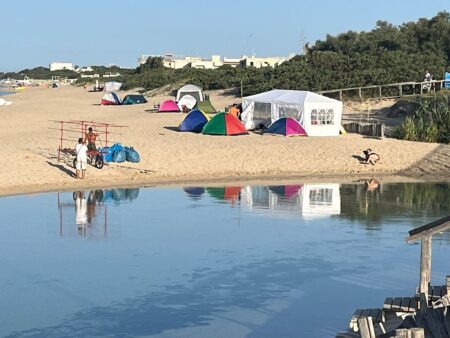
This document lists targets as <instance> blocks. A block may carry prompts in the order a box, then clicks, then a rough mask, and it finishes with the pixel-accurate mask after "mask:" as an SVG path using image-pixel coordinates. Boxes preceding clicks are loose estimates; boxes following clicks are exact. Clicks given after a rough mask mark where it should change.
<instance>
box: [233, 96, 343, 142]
mask: <svg viewBox="0 0 450 338" xmlns="http://www.w3.org/2000/svg"><path fill="white" fill-rule="evenodd" d="M282 117H292V118H295V119H296V120H297V121H298V122H299V123H300V124H301V125H302V127H303V128H304V129H305V131H306V133H307V134H308V135H309V136H337V135H339V130H340V128H341V118H342V102H341V101H338V100H334V99H330V98H329V97H326V96H322V95H319V94H316V93H312V92H308V91H299V90H280V89H274V90H271V91H268V92H264V93H260V94H256V95H252V96H247V97H244V98H243V99H242V115H241V118H242V122H243V123H244V124H245V127H246V128H247V129H254V128H257V127H259V126H260V125H264V126H265V127H267V126H269V125H270V124H271V123H272V122H274V121H276V120H278V119H279V118H282Z"/></svg>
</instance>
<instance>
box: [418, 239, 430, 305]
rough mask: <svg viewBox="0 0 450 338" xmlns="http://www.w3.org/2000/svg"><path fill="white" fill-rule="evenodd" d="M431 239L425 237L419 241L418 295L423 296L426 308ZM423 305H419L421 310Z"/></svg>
mask: <svg viewBox="0 0 450 338" xmlns="http://www.w3.org/2000/svg"><path fill="white" fill-rule="evenodd" d="M431 238H432V236H428V237H425V238H424V239H422V241H421V245H420V249H421V250H420V287H419V293H423V294H424V295H425V299H426V301H427V304H426V305H425V307H426V306H428V286H429V284H430V279H431ZM423 306H424V304H420V307H421V308H423Z"/></svg>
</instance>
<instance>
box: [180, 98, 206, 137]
mask: <svg viewBox="0 0 450 338" xmlns="http://www.w3.org/2000/svg"><path fill="white" fill-rule="evenodd" d="M183 97H186V96H183ZM208 121H209V116H208V115H206V114H205V113H204V112H202V111H201V110H198V109H194V110H192V111H191V112H190V113H189V114H187V115H186V117H185V118H184V120H183V122H181V124H180V126H179V127H178V129H179V130H180V131H191V132H194V133H200V132H201V131H202V130H203V127H204V126H205V124H206V123H208Z"/></svg>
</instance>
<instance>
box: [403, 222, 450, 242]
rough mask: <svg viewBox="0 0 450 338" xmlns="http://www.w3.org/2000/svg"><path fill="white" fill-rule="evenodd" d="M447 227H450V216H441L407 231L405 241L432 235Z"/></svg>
mask: <svg viewBox="0 0 450 338" xmlns="http://www.w3.org/2000/svg"><path fill="white" fill-rule="evenodd" d="M447 228H450V216H446V217H442V218H440V219H438V220H436V221H434V222H431V223H428V224H425V225H422V226H420V227H418V228H415V229H412V230H411V231H409V237H407V238H406V241H407V242H408V243H411V242H414V241H417V240H420V239H422V238H425V237H428V236H433V235H434V234H437V233H439V232H442V231H444V230H446V229H447Z"/></svg>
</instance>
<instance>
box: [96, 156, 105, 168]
mask: <svg viewBox="0 0 450 338" xmlns="http://www.w3.org/2000/svg"><path fill="white" fill-rule="evenodd" d="M95 166H96V167H97V169H102V168H103V157H101V156H97V159H96V160H95Z"/></svg>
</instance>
